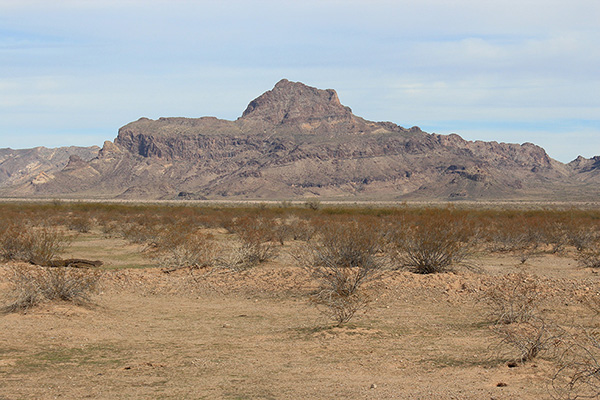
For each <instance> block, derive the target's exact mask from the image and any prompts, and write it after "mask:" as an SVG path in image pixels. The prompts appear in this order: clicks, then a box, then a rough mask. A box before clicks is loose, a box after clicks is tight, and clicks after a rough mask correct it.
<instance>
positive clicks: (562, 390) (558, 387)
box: [552, 330, 600, 400]
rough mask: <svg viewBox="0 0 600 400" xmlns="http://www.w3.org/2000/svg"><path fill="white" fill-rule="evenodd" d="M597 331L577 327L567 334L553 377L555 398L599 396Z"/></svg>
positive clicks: (599, 375)
mask: <svg viewBox="0 0 600 400" xmlns="http://www.w3.org/2000/svg"><path fill="white" fill-rule="evenodd" d="M599 336H600V335H599V333H598V332H597V331H594V332H588V331H585V330H580V331H579V332H577V333H576V334H574V335H571V336H570V337H569V340H568V343H567V345H566V346H565V350H564V351H563V352H562V355H561V357H560V359H559V361H558V363H557V364H558V367H557V369H556V371H555V373H554V375H553V377H552V389H553V390H552V395H553V397H554V398H555V399H561V400H574V399H597V398H599V397H600V341H599V339H600V337H599Z"/></svg>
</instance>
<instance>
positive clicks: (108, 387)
mask: <svg viewBox="0 0 600 400" xmlns="http://www.w3.org/2000/svg"><path fill="white" fill-rule="evenodd" d="M94 240H99V239H94V238H93V237H91V238H90V239H89V240H80V241H78V242H77V243H76V244H74V246H73V248H72V250H71V253H70V254H69V255H70V256H81V255H82V254H84V253H85V254H86V255H88V258H103V257H104V258H105V259H106V257H108V256H109V254H108V253H106V254H104V253H103V252H106V251H107V250H106V247H103V246H99V243H98V242H94ZM110 240H112V242H110V243H108V242H107V243H104V244H110V246H111V249H112V250H111V252H110V253H111V254H112V256H114V261H112V262H108V263H107V267H106V270H105V273H104V276H103V278H102V290H101V293H99V294H98V295H97V296H96V297H95V298H94V303H93V304H90V305H87V306H76V305H72V304H65V303H52V304H45V305H43V306H41V307H39V308H35V309H30V310H29V311H28V312H26V313H16V314H6V315H1V316H0V328H1V329H0V399H2V400H6V399H11V400H13V399H53V398H64V399H81V398H91V399H299V398H306V399H340V398H348V399H489V400H492V399H496V400H500V399H546V398H551V397H550V394H551V393H550V387H549V384H550V377H551V376H552V374H553V371H554V370H555V368H556V365H555V362H554V360H553V359H550V358H545V357H541V358H538V359H536V360H534V361H532V362H529V363H526V364H524V365H519V366H518V367H515V368H510V367H508V366H507V361H509V360H510V359H511V354H510V351H511V350H510V349H505V348H502V347H501V346H499V339H498V337H497V336H496V335H495V334H494V332H493V331H492V329H491V322H490V319H489V316H488V314H487V311H486V307H485V305H484V304H483V303H482V302H481V293H482V292H483V291H485V289H486V287H488V286H489V285H490V284H491V282H493V281H494V280H495V279H498V277H499V276H501V275H503V274H507V273H512V272H525V273H528V274H533V275H535V276H537V277H538V279H539V282H540V285H541V286H542V287H543V288H544V290H545V292H546V293H547V295H548V296H547V298H546V300H545V301H546V302H545V303H544V307H545V308H546V309H547V310H550V312H551V313H552V314H553V315H554V316H555V317H556V318H558V319H561V320H568V319H569V318H571V316H572V315H573V314H574V313H580V312H582V311H581V310H582V306H581V304H580V302H579V301H578V300H577V295H578V294H579V293H580V292H582V291H586V290H597V288H598V285H599V284H600V282H599V278H598V275H596V274H594V273H593V272H592V271H590V270H583V269H580V268H578V267H577V265H576V263H575V262H574V261H573V260H572V259H571V258H569V257H557V256H548V255H546V256H542V257H537V258H533V259H531V260H528V261H527V263H526V264H524V265H521V264H520V263H519V262H518V260H517V258H516V257H514V256H509V255H508V256H481V257H476V258H475V259H474V260H473V262H475V263H476V264H477V265H478V266H479V270H477V271H470V270H466V269H459V270H457V271H456V272H454V273H444V274H437V275H425V276H422V275H415V274H411V273H408V272H389V273H387V274H386V276H385V277H384V279H383V280H382V281H381V282H379V284H378V285H377V288H376V289H374V290H376V291H375V292H374V293H376V299H375V301H374V302H373V303H372V304H371V306H370V308H368V309H367V311H366V312H365V313H361V314H360V315H357V316H355V318H354V319H353V320H352V321H351V322H350V323H348V324H347V325H346V326H344V327H333V326H332V324H331V323H330V322H329V321H327V320H326V319H325V318H324V316H323V315H322V314H321V313H320V312H319V310H318V309H316V308H315V307H313V306H311V305H310V304H309V303H308V301H307V299H308V296H309V293H310V290H311V287H312V283H311V281H310V279H308V277H307V276H306V273H305V271H304V270H302V269H300V268H297V267H295V266H294V265H293V263H291V262H290V260H289V259H288V258H286V257H285V255H283V254H282V255H281V256H279V257H278V258H276V259H275V260H274V261H271V262H267V263H264V264H261V265H259V266H258V267H256V268H254V269H251V270H248V271H245V272H235V271H230V270H200V271H198V270H196V271H190V270H180V271H176V272H173V273H170V274H165V273H163V272H162V271H161V270H160V269H158V268H140V267H142V266H144V265H146V264H147V263H148V261H147V260H144V259H143V257H141V256H139V251H138V252H137V253H136V254H138V255H137V256H131V257H130V258H127V257H129V256H127V254H129V253H132V250H133V249H134V246H133V245H128V244H126V243H125V242H120V241H117V240H116V239H110ZM127 246H133V247H127ZM102 248H104V250H102ZM91 249H96V250H93V251H96V252H97V253H95V254H91V256H90V252H92V253H93V251H92V250H91ZM115 255H116V256H115ZM136 257H137V258H136ZM128 263H134V264H135V263H137V264H135V265H133V264H128ZM123 266H129V267H130V268H122V267H123ZM133 266H135V267H137V268H131V267H133ZM8 267H9V266H8V265H4V266H1V267H0V282H3V283H0V288H1V289H3V290H4V289H6V282H5V281H6V275H7V273H8V270H9V268H8Z"/></svg>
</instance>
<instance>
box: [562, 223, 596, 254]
mask: <svg viewBox="0 0 600 400" xmlns="http://www.w3.org/2000/svg"><path fill="white" fill-rule="evenodd" d="M567 240H568V242H569V244H570V245H572V246H573V247H575V249H576V250H577V251H585V250H589V249H591V248H593V247H596V246H597V245H598V244H599V243H600V232H599V231H598V229H597V228H596V227H593V226H590V225H587V224H586V225H582V226H574V225H572V226H570V227H569V229H567Z"/></svg>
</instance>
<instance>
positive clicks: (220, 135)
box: [18, 80, 595, 200]
mask: <svg viewBox="0 0 600 400" xmlns="http://www.w3.org/2000/svg"><path fill="white" fill-rule="evenodd" d="M588 164H590V162H587V161H585V162H584V161H580V162H579V163H576V164H573V165H571V164H569V165H564V164H561V163H559V162H557V161H555V160H553V159H551V158H550V157H549V156H548V155H547V154H546V152H545V151H544V150H543V149H542V148H540V147H538V146H535V145H533V144H530V143H525V144H523V145H518V144H506V143H496V142H481V141H475V142H472V141H466V140H463V139H462V138H461V137H460V136H458V135H436V134H428V133H425V132H423V131H421V130H420V129H419V128H416V127H413V128H410V129H405V128H403V127H401V126H398V125H395V124H393V123H390V122H372V121H366V120H364V119H362V118H360V117H357V116H355V115H354V114H352V112H351V110H350V108H348V107H345V106H343V105H342V104H341V103H340V101H339V99H338V96H337V94H336V92H335V91H334V90H331V89H328V90H319V89H316V88H312V87H309V86H306V85H304V84H302V83H298V82H290V81H287V80H282V81H280V82H279V83H277V84H276V85H275V87H274V88H273V89H272V90H270V91H268V92H266V93H264V94H263V95H261V96H259V97H258V98H256V99H255V100H252V101H251V102H250V104H249V105H248V107H247V108H246V110H245V111H244V112H243V113H242V115H241V116H240V117H239V118H238V119H237V120H235V121H225V120H219V119H217V118H214V117H204V118H160V119H158V120H156V121H154V120H150V119H147V118H141V119H140V120H138V121H135V122H132V123H130V124H127V125H125V126H124V127H122V128H121V129H120V130H119V133H118V136H117V138H116V139H115V141H114V143H112V142H106V143H105V144H104V147H103V148H102V149H101V150H100V151H99V152H98V155H97V157H95V158H93V159H91V160H86V158H85V157H81V156H79V157H71V158H70V160H68V164H67V162H66V161H65V166H64V167H63V169H62V171H60V172H57V173H54V174H51V175H48V176H47V177H43V179H38V180H37V181H35V182H34V181H33V180H30V181H29V182H27V183H26V184H24V185H21V186H19V187H18V190H19V191H20V192H21V193H24V192H28V193H30V195H37V196H48V195H64V194H68V195H70V196H81V197H128V198H171V199H172V198H178V196H179V195H180V194H183V195H182V196H183V197H185V198H237V199H240V198H256V199H289V198H302V197H306V196H310V197H314V196H321V197H323V198H331V199H365V200H367V199H370V200H376V199H382V200H383V199H385V200H401V199H437V200H452V199H471V200H477V199H498V198H502V199H524V198H528V199H543V198H555V199H556V198H560V199H563V193H567V194H568V193H569V192H570V193H572V192H573V183H572V182H573V179H574V176H576V175H577V176H579V175H580V174H581V171H583V170H584V169H586V168H588V167H589V165H588ZM591 165H595V164H594V163H593V162H591ZM582 190H583V192H581V191H579V192H577V193H578V195H581V194H582V193H583V194H584V195H589V196H592V195H593V194H594V193H593V192H594V191H593V190H592V189H590V187H586V188H585V189H582Z"/></svg>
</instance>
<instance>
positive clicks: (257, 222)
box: [234, 216, 277, 267]
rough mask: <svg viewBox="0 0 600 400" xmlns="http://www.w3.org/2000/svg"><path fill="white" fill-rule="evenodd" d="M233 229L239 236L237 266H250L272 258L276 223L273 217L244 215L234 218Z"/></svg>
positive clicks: (274, 249) (274, 251) (274, 252)
mask: <svg viewBox="0 0 600 400" xmlns="http://www.w3.org/2000/svg"><path fill="white" fill-rule="evenodd" d="M234 231H235V233H237V235H238V236H239V238H240V241H241V243H242V244H241V247H239V248H238V249H237V253H238V255H239V257H238V262H237V264H238V266H240V265H243V266H245V267H251V266H254V265H256V264H259V263H262V262H264V261H267V260H269V259H271V258H273V257H274V256H275V254H276V248H275V243H274V241H275V240H276V237H277V233H276V232H277V223H276V222H275V220H274V219H273V218H268V217H260V216H258V217H251V216H244V217H240V218H238V219H236V220H235V223H234Z"/></svg>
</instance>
